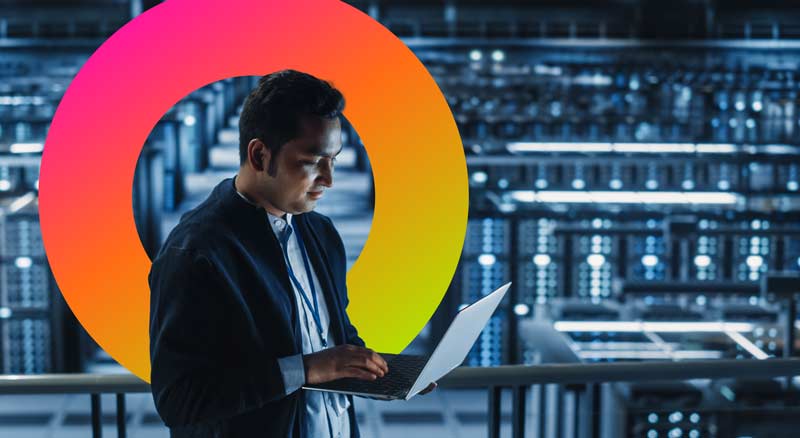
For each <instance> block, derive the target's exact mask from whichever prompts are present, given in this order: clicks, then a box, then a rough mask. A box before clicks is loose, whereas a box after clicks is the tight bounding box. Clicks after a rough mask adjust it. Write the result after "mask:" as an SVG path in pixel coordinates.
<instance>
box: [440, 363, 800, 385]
mask: <svg viewBox="0 0 800 438" xmlns="http://www.w3.org/2000/svg"><path fill="white" fill-rule="evenodd" d="M786 376H800V359H767V360H755V359H720V360H703V361H699V360H698V361H685V362H636V363H629V362H612V363H590V364H547V365H534V366H522V365H510V366H499V367H492V368H469V367H460V368H457V369H455V370H453V372H451V373H450V374H448V375H447V376H446V377H445V378H443V379H442V380H441V381H440V382H439V386H441V387H448V388H486V387H488V386H529V385H539V384H551V383H555V384H582V383H601V382H657V381H664V380H672V381H674V380H693V379H724V378H735V377H746V378H747V379H754V378H755V379H758V378H763V379H769V378H775V377H786Z"/></svg>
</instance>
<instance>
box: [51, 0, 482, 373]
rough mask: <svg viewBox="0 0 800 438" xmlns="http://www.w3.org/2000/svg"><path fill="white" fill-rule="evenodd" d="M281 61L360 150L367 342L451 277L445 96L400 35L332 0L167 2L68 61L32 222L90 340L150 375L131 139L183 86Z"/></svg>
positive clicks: (452, 136) (380, 338)
mask: <svg viewBox="0 0 800 438" xmlns="http://www.w3.org/2000/svg"><path fill="white" fill-rule="evenodd" d="M284 68H295V69H298V70H303V71H307V72H309V73H311V74H314V75H316V76H319V77H321V78H325V79H328V80H331V81H332V82H334V84H335V85H336V86H337V87H338V88H339V89H341V90H342V92H343V93H344V94H345V96H346V98H347V110H346V113H345V115H346V116H347V118H348V119H349V120H350V121H351V122H352V123H353V125H354V126H355V127H356V128H357V129H358V132H359V134H360V136H361V138H362V139H363V141H364V143H365V145H366V147H367V150H368V153H369V156H370V160H371V163H372V166H373V172H374V176H375V189H376V203H375V204H376V205H375V213H374V217H373V222H372V229H371V232H370V235H369V238H368V240H367V243H366V246H365V247H364V249H363V252H362V254H361V257H360V258H359V260H358V261H357V262H356V264H355V265H354V266H353V267H352V269H351V271H350V272H349V275H348V288H349V294H350V301H351V304H350V307H349V309H348V311H349V314H350V316H351V319H352V320H353V323H354V324H355V325H356V326H357V327H358V329H359V331H360V333H361V334H362V336H363V338H364V339H365V340H366V341H367V343H368V345H369V346H370V347H372V348H374V349H377V350H380V351H388V352H396V351H399V350H401V349H402V348H404V347H405V346H406V345H407V344H408V343H409V342H410V341H411V340H412V339H413V338H414V336H415V335H416V334H417V333H418V331H419V330H420V329H421V328H422V327H423V325H424V324H425V323H426V321H427V320H428V319H429V318H430V316H431V315H432V313H433V311H434V310H435V309H436V307H437V305H438V304H439V302H440V301H441V299H442V297H443V294H444V292H445V291H446V289H447V287H448V285H449V283H450V281H451V279H452V276H453V273H454V271H455V267H456V264H457V262H458V259H459V256H460V254H461V248H462V245H463V240H464V234H465V230H466V219H467V208H468V202H469V201H468V187H467V186H468V184H467V172H466V162H465V159H464V154H463V150H462V145H461V140H460V138H459V135H458V131H457V129H456V126H455V123H454V121H453V117H452V114H451V113H450V110H449V108H448V106H447V103H446V101H445V99H444V97H443V96H442V94H441V92H440V90H439V88H438V87H437V85H436V83H435V82H434V81H433V79H432V78H431V76H430V75H429V73H428V72H427V71H426V70H425V68H424V67H423V65H422V64H421V63H420V62H419V60H418V59H417V58H416V57H415V56H414V54H413V53H412V52H411V51H410V50H409V49H408V48H407V47H406V46H405V45H404V44H403V43H402V42H401V41H400V40H399V39H397V38H396V37H395V36H394V35H392V34H391V33H390V32H389V31H388V30H387V29H385V28H384V27H383V26H381V25H380V24H379V23H377V22H376V21H374V20H372V19H371V18H370V17H368V16H367V15H365V14H363V13H361V12H360V11H358V10H356V9H355V8H353V7H351V6H349V5H347V4H344V3H340V2H338V1H323V0H320V1H291V2H286V1H277V0H275V1H254V0H253V1H247V0H228V1H225V2H222V1H211V0H201V1H198V0H172V1H169V2H164V3H162V4H160V5H158V6H156V7H154V8H152V9H150V10H148V11H147V12H145V13H144V14H142V15H140V16H139V17H137V18H136V19H134V20H133V21H131V22H130V23H128V24H126V25H125V26H124V27H123V28H122V29H120V30H119V31H118V32H116V33H115V34H114V35H113V36H112V37H111V38H109V39H108V41H106V42H105V43H104V44H103V45H102V46H101V47H100V48H99V49H98V50H97V51H96V52H95V53H94V54H93V55H92V56H91V58H90V59H89V60H88V61H87V62H86V64H85V65H84V67H83V68H82V69H81V71H80V72H79V73H78V75H77V76H76V77H75V79H74V81H73V82H72V84H71V85H70V87H69V89H68V90H67V91H66V93H65V95H64V97H63V99H62V101H61V103H60V105H59V107H58V110H57V112H56V115H55V118H54V119H53V122H52V125H51V128H50V131H49V134H48V137H47V141H46V145H45V150H44V155H43V157H42V165H41V175H40V198H39V199H40V215H41V226H42V237H43V239H44V244H45V249H46V252H47V257H48V259H49V262H50V265H51V267H52V270H53V274H54V275H55V278H56V281H57V282H58V285H59V287H60V289H61V292H62V293H63V295H64V297H65V298H66V300H67V303H68V304H69V306H70V308H71V309H72V311H73V312H74V313H75V315H76V316H77V318H78V320H79V321H80V322H81V324H83V326H84V327H85V328H86V330H87V331H88V332H89V334H90V335H91V336H92V337H93V338H94V339H95V340H96V341H97V343H98V344H99V345H100V346H101V347H102V348H104V349H105V350H106V351H107V352H108V353H109V354H110V355H111V356H112V357H114V359H116V360H117V361H118V362H119V363H120V364H122V365H123V366H125V367H126V368H128V369H129V370H130V371H131V372H133V373H134V374H136V375H137V376H139V377H140V378H142V379H144V380H146V381H149V377H150V360H149V347H148V345H149V343H148V317H149V297H150V292H149V288H148V284H147V274H148V272H149V269H150V260H149V259H148V257H147V255H146V254H145V252H144V250H143V248H142V246H141V243H140V241H139V238H138V236H137V231H136V227H135V225H134V220H133V211H132V202H131V199H132V197H131V194H132V184H133V176H134V170H135V167H136V162H137V158H138V156H139V153H140V151H141V148H142V145H143V143H144V141H145V140H146V138H147V136H148V134H149V133H150V131H151V130H152V128H153V127H154V126H155V124H156V122H157V121H158V120H159V119H160V118H161V116H162V115H163V114H164V113H165V112H166V111H167V110H168V109H169V108H170V107H172V106H173V105H174V104H175V103H176V102H178V101H179V100H180V99H181V98H182V97H184V96H186V95H187V94H189V93H190V92H191V91H193V90H195V89H197V88H200V87H202V86H204V85H206V84H209V83H211V82H215V81H218V80H221V79H224V78H227V77H233V76H249V75H263V74H266V73H269V72H271V71H275V70H280V69H284Z"/></svg>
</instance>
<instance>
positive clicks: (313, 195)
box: [308, 190, 324, 199]
mask: <svg viewBox="0 0 800 438" xmlns="http://www.w3.org/2000/svg"><path fill="white" fill-rule="evenodd" d="M323 192H324V190H317V191H310V192H308V197H309V198H311V199H319V198H321V197H322V194H323Z"/></svg>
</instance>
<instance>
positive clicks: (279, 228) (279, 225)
mask: <svg viewBox="0 0 800 438" xmlns="http://www.w3.org/2000/svg"><path fill="white" fill-rule="evenodd" d="M236 194H237V195H239V196H240V197H241V198H242V199H244V200H245V201H246V202H247V203H248V204H250V205H252V206H254V207H259V208H260V206H259V205H257V204H254V203H253V202H252V201H251V200H249V199H247V196H245V195H244V194H242V192H240V191H238V190H237V191H236ZM267 216H268V217H269V225H270V226H271V227H272V231H273V232H274V233H275V234H276V235H280V234H281V233H283V230H284V229H286V225H287V224H288V225H291V224H292V214H291V213H286V214H285V215H284V217H278V216H275V215H274V214H272V213H270V212H267Z"/></svg>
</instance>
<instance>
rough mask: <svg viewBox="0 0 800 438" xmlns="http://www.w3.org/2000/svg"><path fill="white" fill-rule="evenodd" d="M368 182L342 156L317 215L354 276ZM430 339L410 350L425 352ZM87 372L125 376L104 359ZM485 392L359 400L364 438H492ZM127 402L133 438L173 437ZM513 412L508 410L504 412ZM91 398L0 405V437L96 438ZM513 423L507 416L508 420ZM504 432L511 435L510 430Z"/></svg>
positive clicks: (225, 145) (171, 218) (227, 172)
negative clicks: (330, 228)
mask: <svg viewBox="0 0 800 438" xmlns="http://www.w3.org/2000/svg"><path fill="white" fill-rule="evenodd" d="M237 123H238V120H237V119H236V117H231V119H230V121H229V127H228V128H227V129H223V130H222V131H221V132H220V134H219V138H218V140H219V143H218V144H217V145H215V146H214V147H213V148H212V149H211V153H210V167H209V168H208V169H207V170H206V171H204V172H202V173H196V174H187V175H185V182H186V190H187V192H186V197H185V199H184V201H183V202H182V203H181V204H180V205H179V207H178V209H176V211H174V212H170V213H166V214H164V216H163V217H162V218H163V223H162V235H163V236H166V235H167V234H168V233H169V231H170V230H171V229H172V228H173V227H174V226H175V225H176V224H177V223H178V221H179V219H180V216H181V215H182V214H183V213H185V212H186V211H188V210H190V209H191V208H194V207H195V206H196V205H197V204H199V203H200V202H202V200H203V199H205V197H206V196H207V195H208V193H210V191H211V189H212V188H213V187H214V186H215V185H216V184H217V183H218V182H219V181H220V180H222V179H224V178H227V177H231V176H233V175H235V174H236V171H237V169H238V146H237V143H236V142H237V139H238V132H237V130H236V128H235V126H236V125H237ZM369 184H370V181H369V175H368V174H366V173H364V172H361V171H358V170H357V169H356V168H355V152H354V151H353V149H351V148H346V149H345V150H343V152H342V154H341V155H340V157H339V158H338V159H337V168H336V173H335V175H334V186H333V188H332V189H330V190H328V191H327V192H326V196H325V197H324V198H323V200H322V201H320V203H319V206H318V208H317V211H319V212H320V213H322V214H325V215H327V216H329V217H331V219H332V220H333V221H334V223H335V225H336V227H337V229H338V230H339V233H340V234H341V235H342V239H343V241H344V243H345V250H346V252H347V256H348V268H349V267H350V266H352V264H353V263H354V262H355V261H356V259H357V258H358V255H359V254H360V253H361V250H362V248H363V246H364V243H365V242H366V239H367V237H368V234H369V229H370V225H371V222H372V207H371V201H370V198H369V196H370V195H369V191H370V187H369ZM421 342H424V339H419V340H417V341H415V343H414V344H412V347H411V349H412V350H413V349H414V348H415V347H416V348H419V347H421V345H420V344H421ZM87 372H102V373H120V372H125V371H124V370H123V369H122V368H121V367H120V366H119V365H118V364H116V362H115V361H114V360H113V359H111V358H110V357H109V356H108V355H106V354H105V353H104V352H102V351H100V353H99V354H98V357H97V360H96V361H95V363H94V364H93V365H91V366H90V368H89V369H88V370H87ZM485 397H486V396H485V394H484V393H483V392H481V391H445V390H437V391H435V392H433V393H432V394H430V395H427V396H424V397H416V398H414V399H412V400H411V401H409V402H379V401H373V400H367V399H360V398H357V399H356V402H355V403H356V409H357V412H358V422H359V425H360V428H361V431H362V436H364V437H379V438H393V437H398V438H399V437H403V438H405V437H407V436H408V435H409V434H412V435H413V436H416V437H421V438H423V437H437V438H439V437H441V438H456V437H473V436H474V437H482V436H485V434H486V414H485V412H486V408H485V406H486V398H485ZM126 402H127V424H128V436H129V437H133V438H161V437H168V436H169V432H168V430H167V428H166V427H164V425H163V423H162V421H161V419H160V418H159V417H158V414H157V413H156V411H155V406H154V404H153V399H152V396H151V395H150V394H129V395H128V396H127V397H126ZM115 403H116V402H115V399H114V397H113V396H112V395H104V396H103V397H102V412H103V416H102V419H103V425H104V427H103V434H104V436H116V434H117V432H116V416H115V413H116V411H115V408H116V404H115ZM506 405H507V406H508V405H509V404H508V403H507V404H506ZM89 408H90V405H89V397H88V396H84V395H52V396H51V395H39V396H17V397H14V398H10V397H4V398H0V436H3V437H14V438H73V437H74V438H78V437H81V438H83V437H87V436H90V434H91V416H90V410H89ZM505 417H506V419H508V415H505ZM504 427H508V422H506V424H505V426H504Z"/></svg>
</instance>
